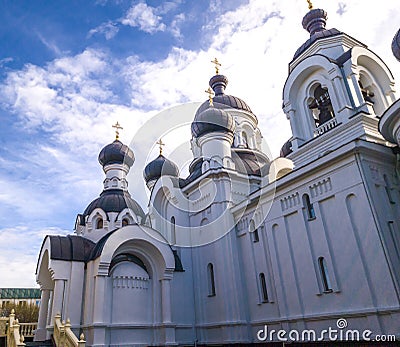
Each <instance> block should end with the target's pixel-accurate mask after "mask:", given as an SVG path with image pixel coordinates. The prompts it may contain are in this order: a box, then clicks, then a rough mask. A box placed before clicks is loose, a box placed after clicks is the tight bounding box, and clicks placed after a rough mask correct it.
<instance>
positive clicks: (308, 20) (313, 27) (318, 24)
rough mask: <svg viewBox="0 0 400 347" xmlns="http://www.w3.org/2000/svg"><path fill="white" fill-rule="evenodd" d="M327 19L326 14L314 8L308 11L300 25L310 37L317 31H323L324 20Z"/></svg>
mask: <svg viewBox="0 0 400 347" xmlns="http://www.w3.org/2000/svg"><path fill="white" fill-rule="evenodd" d="M327 19H328V14H327V13H326V11H324V10H322V9H320V8H316V9H313V10H310V11H309V12H308V13H307V14H306V15H305V16H304V18H303V21H302V23H301V24H302V25H303V28H304V29H306V30H307V31H308V32H309V33H310V35H311V36H312V35H313V34H315V33H316V32H318V31H323V30H325V26H326V20H327Z"/></svg>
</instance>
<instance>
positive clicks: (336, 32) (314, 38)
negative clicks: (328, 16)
mask: <svg viewBox="0 0 400 347" xmlns="http://www.w3.org/2000/svg"><path fill="white" fill-rule="evenodd" d="M341 34H343V33H342V32H341V31H339V30H337V29H335V28H332V29H328V30H323V31H318V32H316V33H314V34H313V35H311V37H310V38H309V39H308V40H307V41H306V42H304V43H303V44H302V45H301V46H300V48H299V49H298V50H297V51H296V53H295V54H294V57H293V60H294V59H296V58H297V57H299V56H300V55H301V54H302V53H303V52H305V51H306V50H307V48H308V47H310V46H311V45H312V44H313V43H314V42H316V41H318V40H320V39H323V38H326V37H333V36H337V35H341Z"/></svg>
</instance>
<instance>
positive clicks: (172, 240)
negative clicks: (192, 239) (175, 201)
mask: <svg viewBox="0 0 400 347" xmlns="http://www.w3.org/2000/svg"><path fill="white" fill-rule="evenodd" d="M175 224H176V223H175V217H174V216H172V217H171V244H173V245H174V244H175V243H176V225H175Z"/></svg>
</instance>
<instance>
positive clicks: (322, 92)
mask: <svg viewBox="0 0 400 347" xmlns="http://www.w3.org/2000/svg"><path fill="white" fill-rule="evenodd" d="M308 108H309V109H310V110H312V112H313V116H314V121H315V126H317V127H319V126H320V125H322V124H324V123H326V122H328V121H330V120H331V119H332V118H333V117H335V113H334V112H333V107H332V102H331V98H330V96H329V92H328V89H326V88H322V87H321V85H320V84H318V86H317V88H315V91H314V95H313V99H312V100H311V102H310V103H309V105H308Z"/></svg>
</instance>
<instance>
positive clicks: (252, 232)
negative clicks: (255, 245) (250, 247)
mask: <svg viewBox="0 0 400 347" xmlns="http://www.w3.org/2000/svg"><path fill="white" fill-rule="evenodd" d="M250 235H251V239H252V241H253V242H259V241H260V237H259V235H258V229H257V228H256V225H255V223H254V220H251V221H250Z"/></svg>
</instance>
